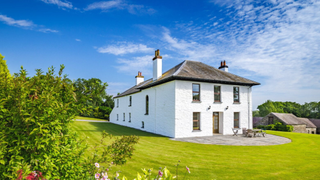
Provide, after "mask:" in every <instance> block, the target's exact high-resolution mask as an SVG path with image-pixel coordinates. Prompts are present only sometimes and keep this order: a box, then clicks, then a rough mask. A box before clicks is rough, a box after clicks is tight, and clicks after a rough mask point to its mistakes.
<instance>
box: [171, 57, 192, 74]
mask: <svg viewBox="0 0 320 180" xmlns="http://www.w3.org/2000/svg"><path fill="white" fill-rule="evenodd" d="M187 61H189V60H184V61H183V62H182V64H181V66H180V67H179V69H178V70H176V72H175V73H173V74H172V76H176V75H177V74H178V73H179V72H180V71H181V69H182V67H183V66H184V65H185V64H186V62H187Z"/></svg>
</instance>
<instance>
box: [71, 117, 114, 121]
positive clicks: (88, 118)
mask: <svg viewBox="0 0 320 180" xmlns="http://www.w3.org/2000/svg"><path fill="white" fill-rule="evenodd" d="M75 119H83V120H94V121H108V120H106V119H99V118H91V117H82V116H76V118H75Z"/></svg>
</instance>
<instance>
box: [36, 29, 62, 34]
mask: <svg viewBox="0 0 320 180" xmlns="http://www.w3.org/2000/svg"><path fill="white" fill-rule="evenodd" d="M39 31H40V32H44V33H58V32H59V31H57V30H53V29H49V28H45V29H39Z"/></svg>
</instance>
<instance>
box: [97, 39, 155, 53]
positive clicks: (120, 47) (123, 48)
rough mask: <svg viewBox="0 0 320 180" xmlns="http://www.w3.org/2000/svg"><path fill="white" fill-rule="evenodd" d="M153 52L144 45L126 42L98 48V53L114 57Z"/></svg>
mask: <svg viewBox="0 0 320 180" xmlns="http://www.w3.org/2000/svg"><path fill="white" fill-rule="evenodd" d="M153 50H154V49H153V48H149V47H147V46H146V45H144V44H133V43H127V42H121V43H118V44H117V45H108V46H106V47H100V48H98V52H99V53H109V54H114V55H123V54H128V53H138V52H152V51H153Z"/></svg>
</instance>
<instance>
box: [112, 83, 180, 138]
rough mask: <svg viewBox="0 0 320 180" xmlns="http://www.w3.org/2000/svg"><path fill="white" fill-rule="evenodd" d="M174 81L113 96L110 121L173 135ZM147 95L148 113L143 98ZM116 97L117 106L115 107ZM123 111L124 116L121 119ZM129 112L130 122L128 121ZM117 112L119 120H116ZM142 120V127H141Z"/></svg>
mask: <svg viewBox="0 0 320 180" xmlns="http://www.w3.org/2000/svg"><path fill="white" fill-rule="evenodd" d="M174 87H175V82H174V81H171V82H167V83H164V84H161V85H158V86H155V87H152V88H148V89H145V90H142V91H141V92H138V93H135V94H131V95H127V96H124V97H120V98H115V99H114V101H115V107H114V108H113V110H112V112H111V114H110V122H112V123H115V124H119V125H123V126H128V127H132V128H136V129H140V130H143V131H147V132H151V133H156V134H161V135H164V136H169V137H174V130H175V128H174V116H175V114H174V113H175V110H174V106H175V101H174V100H175V90H174ZM146 95H148V96H149V114H148V115H145V113H146V110H145V109H146V104H145V99H146ZM130 96H132V106H130V107H129V97H130ZM117 99H119V101H120V102H119V107H118V108H117V104H116V102H117ZM123 113H125V115H126V118H125V121H123ZM129 113H131V123H129ZM117 114H119V120H118V121H117ZM142 121H144V128H143V129H142V128H141V126H142V123H141V122H142Z"/></svg>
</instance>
